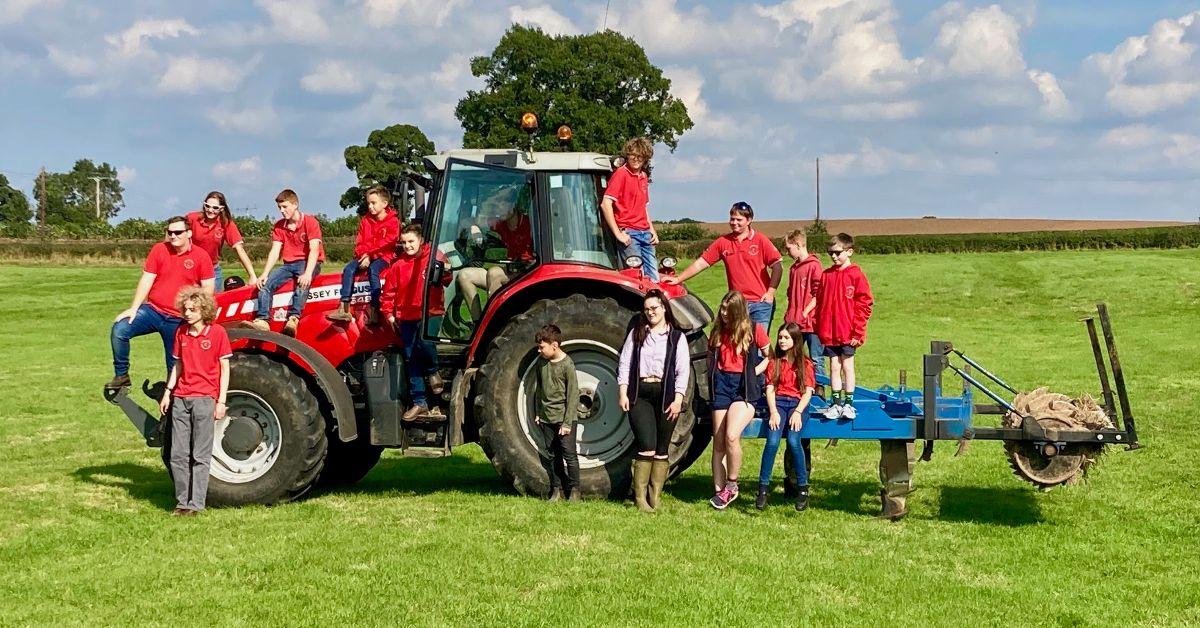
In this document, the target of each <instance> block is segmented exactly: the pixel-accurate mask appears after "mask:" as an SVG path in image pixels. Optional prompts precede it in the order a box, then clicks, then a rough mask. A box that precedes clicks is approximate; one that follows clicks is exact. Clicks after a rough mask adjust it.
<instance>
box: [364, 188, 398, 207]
mask: <svg viewBox="0 0 1200 628" xmlns="http://www.w3.org/2000/svg"><path fill="white" fill-rule="evenodd" d="M372 194H374V195H375V196H378V197H379V198H381V199H383V202H384V203H389V204H390V203H391V202H392V193H391V192H388V191H387V188H385V187H383V186H382V185H375V186H371V188H370V189H368V190H367V193H366V194H363V198H367V197H368V196H370V195H372Z"/></svg>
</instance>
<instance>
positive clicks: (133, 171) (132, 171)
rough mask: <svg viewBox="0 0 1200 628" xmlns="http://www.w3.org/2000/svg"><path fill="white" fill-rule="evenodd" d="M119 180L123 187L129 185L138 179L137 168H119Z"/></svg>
mask: <svg viewBox="0 0 1200 628" xmlns="http://www.w3.org/2000/svg"><path fill="white" fill-rule="evenodd" d="M117 179H119V180H120V181H121V185H129V184H130V183H133V181H134V180H135V179H137V168H134V167H133V166H117Z"/></svg>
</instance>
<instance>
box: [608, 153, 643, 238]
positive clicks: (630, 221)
mask: <svg viewBox="0 0 1200 628" xmlns="http://www.w3.org/2000/svg"><path fill="white" fill-rule="evenodd" d="M604 196H605V198H611V199H612V200H613V205H614V208H613V218H614V219H615V220H616V221H617V227H619V228H621V229H637V230H639V231H646V230H648V229H650V214H649V212H648V211H647V210H646V206H647V205H649V204H650V177H648V176H646V171H645V170H639V171H637V172H633V171H632V170H630V169H629V166H627V165H626V166H621V167H620V168H617V169H616V170H615V171H613V173H612V177H611V178H610V179H609V180H608V189H606V190H604Z"/></svg>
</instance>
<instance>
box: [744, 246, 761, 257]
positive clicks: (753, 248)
mask: <svg viewBox="0 0 1200 628" xmlns="http://www.w3.org/2000/svg"><path fill="white" fill-rule="evenodd" d="M746 252H747V253H749V254H750V255H758V245H757V244H751V245H750V248H749V249H746Z"/></svg>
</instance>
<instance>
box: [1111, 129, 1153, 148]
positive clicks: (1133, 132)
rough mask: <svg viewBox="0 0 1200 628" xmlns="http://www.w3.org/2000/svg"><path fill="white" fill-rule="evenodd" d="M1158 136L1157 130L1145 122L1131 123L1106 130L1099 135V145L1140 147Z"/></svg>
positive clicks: (1149, 143) (1151, 142) (1150, 142)
mask: <svg viewBox="0 0 1200 628" xmlns="http://www.w3.org/2000/svg"><path fill="white" fill-rule="evenodd" d="M1159 136H1160V133H1159V132H1158V131H1156V130H1155V129H1153V128H1151V127H1149V126H1147V125H1145V124H1131V125H1128V126H1122V127H1117V128H1115V129H1109V130H1108V131H1106V132H1105V133H1104V135H1103V136H1101V137H1100V145H1101V146H1115V147H1118V148H1141V147H1144V146H1149V145H1151V144H1153V143H1154V142H1155V140H1156V139H1157V138H1158V137H1159Z"/></svg>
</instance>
